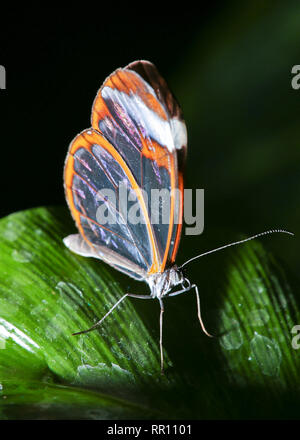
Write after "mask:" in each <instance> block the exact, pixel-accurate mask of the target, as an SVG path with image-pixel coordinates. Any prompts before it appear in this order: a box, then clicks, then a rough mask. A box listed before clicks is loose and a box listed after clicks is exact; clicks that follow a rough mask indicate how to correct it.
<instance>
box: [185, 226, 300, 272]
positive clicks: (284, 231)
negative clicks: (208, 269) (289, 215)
mask: <svg viewBox="0 0 300 440" xmlns="http://www.w3.org/2000/svg"><path fill="white" fill-rule="evenodd" d="M277 232H281V233H283V234H289V235H294V234H293V232H289V231H286V230H285V229H270V230H269V231H265V232H261V233H260V234H256V235H252V236H251V237H248V238H245V239H244V240H239V241H235V242H234V243H229V244H226V245H225V246H220V247H218V248H216V249H212V250H211V251H208V252H204V253H203V254H200V255H196V256H195V257H193V258H190V259H189V260H187V261H186V262H185V263H183V264H182V265H181V266H180V269H182V268H183V267H184V266H186V265H187V264H189V263H191V262H192V261H194V260H197V259H198V258H200V257H204V256H205V255H208V254H212V253H213V252H218V251H221V250H222V249H225V248H227V247H229V246H235V245H237V244H242V243H245V242H246V241H250V240H253V239H254V238H258V237H262V236H263V235H267V234H275V233H277Z"/></svg>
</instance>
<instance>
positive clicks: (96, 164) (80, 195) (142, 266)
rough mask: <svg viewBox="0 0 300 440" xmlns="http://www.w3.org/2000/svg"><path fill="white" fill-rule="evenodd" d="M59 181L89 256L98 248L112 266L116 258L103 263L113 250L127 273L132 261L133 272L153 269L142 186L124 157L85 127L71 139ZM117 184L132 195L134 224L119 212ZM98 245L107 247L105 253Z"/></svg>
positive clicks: (155, 259) (154, 255) (154, 259)
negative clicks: (136, 213) (135, 213)
mask: <svg viewBox="0 0 300 440" xmlns="http://www.w3.org/2000/svg"><path fill="white" fill-rule="evenodd" d="M64 180H65V192H66V198H67V201H68V204H69V207H70V210H71V213H72V215H73V217H74V219H75V222H76V225H77V227H78V230H79V232H80V234H81V236H82V238H83V239H84V240H85V242H86V243H87V244H88V245H89V247H90V249H92V251H91V252H92V253H93V255H95V254H97V253H98V251H99V249H101V254H98V258H101V259H104V260H105V261H107V262H110V264H112V265H116V262H115V260H113V261H108V259H109V256H114V258H115V254H118V255H119V257H120V264H119V265H120V266H122V265H123V266H122V267H123V268H124V269H126V270H128V271H131V270H132V264H134V265H135V266H138V267H139V271H137V273H148V272H149V271H150V270H153V271H157V269H158V266H159V262H158V257H157V253H156V249H155V246H154V239H153V234H152V231H151V225H150V224H149V219H148V218H147V209H146V207H145V204H144V200H143V198H142V194H141V190H140V188H139V187H138V186H137V184H136V182H135V180H134V178H133V176H132V174H131V172H130V170H129V169H128V167H127V165H126V163H125V162H124V160H123V159H122V158H121V157H120V155H119V154H118V153H117V152H116V151H115V149H114V148H113V147H112V145H111V144H110V143H109V142H108V141H107V140H106V139H105V138H104V137H103V136H102V135H101V134H100V133H98V132H96V131H94V130H86V131H84V132H82V133H81V134H80V135H78V136H77V137H76V138H75V139H74V140H73V142H72V144H71V145H70V148H69V152H68V156H67V159H66V163H65V173H64ZM120 182H121V183H122V185H123V188H124V189H125V190H126V191H129V192H133V193H134V194H135V195H136V201H135V204H136V205H137V206H138V208H139V211H140V212H139V218H140V222H139V223H137V224H131V223H130V222H128V221H127V219H126V216H125V214H126V210H125V213H124V212H123V211H122V209H120V205H119V199H118V190H119V183H120ZM108 191H109V192H110V193H109V195H108ZM113 196H115V197H113ZM81 246H82V243H81ZM103 247H105V248H106V249H107V250H106V252H105V253H104V251H103ZM75 249H76V251H77V250H78V249H79V247H78V243H76V246H75V245H74V246H73V250H75ZM84 249H85V250H86V248H84ZM78 253H80V252H78Z"/></svg>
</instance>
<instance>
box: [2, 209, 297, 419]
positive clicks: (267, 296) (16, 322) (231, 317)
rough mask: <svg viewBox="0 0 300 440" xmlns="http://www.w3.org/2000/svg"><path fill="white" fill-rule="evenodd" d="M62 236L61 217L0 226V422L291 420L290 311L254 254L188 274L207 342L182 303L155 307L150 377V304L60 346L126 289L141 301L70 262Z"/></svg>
mask: <svg viewBox="0 0 300 440" xmlns="http://www.w3.org/2000/svg"><path fill="white" fill-rule="evenodd" d="M73 228H74V225H73V223H72V221H71V219H70V216H69V214H68V212H67V210H66V209H63V208H37V209H33V210H29V211H24V212H19V213H16V214H12V215H10V216H8V217H6V218H4V219H2V220H1V221H0V249H1V252H0V384H1V385H0V408H1V415H0V417H1V418H102V419H103V418H107V419H109V418H173V419H176V418H238V417H243V418H247V417H250V418H251V417H254V416H257V415H258V416H262V417H264V416H266V415H268V416H269V417H273V416H274V417H276V416H277V417H278V415H279V416H280V417H289V416H290V414H294V413H295V410H294V409H293V408H294V403H295V401H297V396H295V391H296V392H298V390H296V389H295V384H296V383H297V371H299V355H298V353H297V351H296V350H294V349H293V348H292V345H291V341H292V336H293V335H292V333H291V329H292V327H293V326H294V325H295V324H297V323H299V322H300V314H299V307H298V305H297V303H296V301H295V297H294V296H293V294H292V292H291V288H290V287H289V285H288V283H287V281H286V278H285V275H284V273H283V271H282V269H281V268H280V267H279V266H278V264H277V263H276V262H275V261H274V259H273V258H272V256H270V255H269V254H268V253H267V252H266V251H265V250H264V248H263V247H262V245H261V244H260V243H258V242H251V243H248V244H247V245H245V246H241V247H239V248H236V249H234V250H232V251H231V253H230V254H228V253H227V252H224V253H222V254H221V253H220V254H219V255H218V256H210V257H208V258H207V259H205V260H203V261H201V265H200V267H201V273H200V272H199V269H198V266H197V264H193V265H191V267H190V274H189V275H190V276H191V279H192V281H193V282H197V283H198V285H199V287H200V294H201V300H202V301H201V303H202V313H203V317H204V319H205V322H206V326H207V327H208V329H209V330H210V331H212V332H214V333H215V334H216V335H217V337H216V338H213V339H211V338H207V337H206V336H205V335H204V334H203V333H202V332H201V329H200V325H199V322H198V320H197V316H196V307H195V303H196V302H195V298H194V296H193V294H192V293H191V294H188V295H182V296H179V297H176V298H173V299H172V300H171V299H170V300H166V301H165V305H166V312H167V313H165V323H164V346H165V356H166V366H167V368H166V374H165V376H161V374H160V356H159V347H158V336H159V326H158V315H159V314H158V311H159V307H158V304H156V303H155V302H154V301H139V300H136V301H134V300H128V301H125V302H124V303H123V304H121V305H120V307H119V308H118V309H117V310H115V311H114V312H113V313H112V314H111V315H110V316H109V317H108V318H107V319H106V321H105V323H104V324H103V326H102V327H101V328H99V330H97V331H94V332H91V333H89V334H86V335H81V336H79V337H75V336H72V335H71V333H72V332H74V331H77V330H83V329H86V328H88V327H90V326H91V324H93V323H94V322H96V321H97V320H98V319H99V318H101V317H102V316H103V315H104V314H105V313H106V312H107V311H108V310H109V309H110V307H111V306H112V305H113V304H114V303H115V302H116V301H117V300H118V299H119V298H120V297H121V296H122V295H123V294H124V292H125V291H127V289H129V288H130V289H131V291H132V292H141V293H142V292H145V293H146V292H147V290H146V289H147V286H146V285H145V284H142V283H136V282H133V281H132V280H131V279H129V278H128V277H125V276H123V275H122V274H120V273H119V272H118V271H116V270H114V269H111V268H110V267H109V266H107V265H105V264H104V263H102V262H101V261H96V260H94V259H89V258H84V257H80V256H77V255H74V254H73V253H71V252H70V251H69V250H68V249H67V248H66V247H65V246H64V245H63V242H62V239H63V237H65V236H66V235H68V234H70V233H72V230H73ZM216 266H217V267H218V277H216V276H215V272H216ZM266 396H267V397H268V398H269V396H272V406H271V407H268V406H266V399H267V397H266ZM241 402H242V403H241ZM245 402H247V404H246V403H245ZM293 411H294V412H293Z"/></svg>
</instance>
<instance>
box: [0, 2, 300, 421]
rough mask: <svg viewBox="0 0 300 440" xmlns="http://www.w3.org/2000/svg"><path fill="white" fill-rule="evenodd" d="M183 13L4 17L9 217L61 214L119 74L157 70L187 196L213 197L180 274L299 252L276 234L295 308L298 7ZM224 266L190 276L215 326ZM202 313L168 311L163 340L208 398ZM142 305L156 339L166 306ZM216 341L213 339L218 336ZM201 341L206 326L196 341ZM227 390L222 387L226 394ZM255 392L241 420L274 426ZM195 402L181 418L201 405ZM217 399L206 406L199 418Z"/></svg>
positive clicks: (186, 302)
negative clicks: (182, 158)
mask: <svg viewBox="0 0 300 440" xmlns="http://www.w3.org/2000/svg"><path fill="white" fill-rule="evenodd" d="M151 7H152V9H153V11H151V13H148V12H149V11H148V10H149V9H151ZM174 8H175V9H177V10H178V13H177V14H176V15H175V14H173V13H171V12H169V13H168V14H163V13H162V11H161V9H158V6H156V5H150V4H149V3H148V4H141V5H140V9H139V10H138V9H136V10H135V12H134V13H133V11H132V10H130V11H128V10H127V11H125V10H124V11H123V10H120V9H118V5H117V4H115V3H114V4H109V5H107V6H106V7H104V6H103V5H102V4H100V5H99V7H98V8H97V9H95V7H94V5H92V4H88V5H87V6H86V7H84V6H83V5H80V9H78V10H76V9H75V7H74V6H72V8H65V9H64V8H59V9H48V8H45V7H43V8H41V9H36V8H31V9H30V7H28V6H26V8H24V9H23V10H21V9H20V6H15V10H14V11H12V10H11V11H10V12H4V11H3V14H2V16H1V29H0V31H1V35H0V37H1V38H0V42H1V44H0V64H2V65H4V66H5V67H6V71H7V89H6V90H0V110H1V119H0V146H1V155H0V165H1V166H0V170H1V172H0V188H1V199H0V201H1V203H0V216H1V217H2V216H6V215H8V214H10V213H12V212H15V211H19V210H23V209H30V208H32V207H36V206H49V205H64V206H65V199H64V193H63V181H62V175H63V165H64V159H65V156H66V153H67V149H68V145H69V143H70V142H71V141H72V139H73V138H74V136H75V135H76V134H77V133H78V132H80V131H82V130H83V129H85V128H87V127H89V125H90V111H91V106H92V103H93V100H94V97H95V95H96V92H97V90H98V88H99V87H100V86H101V84H102V82H103V81H104V79H105V78H106V76H107V75H109V74H110V73H111V72H112V71H113V70H115V69H116V68H118V67H122V66H125V65H126V64H128V63H129V62H131V61H133V60H136V59H148V60H150V61H152V62H154V63H155V64H156V66H157V67H158V69H159V70H160V72H161V73H162V74H163V76H164V77H165V78H166V80H167V82H168V84H169V85H170V87H171V89H172V90H173V91H174V93H175V95H176V96H177V98H178V101H179V102H180V104H181V106H182V108H183V111H184V115H185V119H186V122H187V127H188V135H189V144H188V148H189V149H188V163H187V172H186V187H187V188H204V190H205V231H204V234H202V235H200V236H198V237H191V236H185V235H184V234H183V237H182V242H181V247H180V251H179V254H178V262H179V263H181V262H183V261H184V260H186V259H188V258H190V257H191V256H193V255H195V254H197V253H199V252H204V251H205V250H208V249H212V248H214V247H217V246H220V245H223V244H225V243H228V242H230V241H232V240H237V239H239V238H241V236H249V235H252V234H255V233H258V232H261V231H264V230H266V229H271V228H285V229H289V230H292V231H293V232H295V238H294V239H291V238H290V237H288V236H284V235H282V236H279V235H277V236H275V235H274V236H273V237H265V238H264V239H262V242H263V244H264V247H265V249H266V250H267V251H270V253H271V254H272V255H274V256H275V258H276V260H280V263H281V264H280V267H282V268H283V269H284V271H283V273H285V274H286V275H287V277H286V279H287V282H288V283H287V284H291V285H292V292H293V294H294V295H295V297H297V304H299V237H300V221H299V220H300V204H299V195H300V116H299V115H300V89H299V90H293V89H292V87H291V79H292V74H291V70H292V67H293V66H294V65H297V64H300V44H299V43H300V3H299V1H298V0H297V1H296V0H295V1H289V2H276V1H275V2H274V1H263V0H261V1H252V0H251V1H250V0H248V1H244V2H236V1H227V2H219V3H216V2H215V3H214V2H210V3H209V4H206V5H204V4H201V6H198V9H197V10H196V9H195V10H189V11H186V9H187V8H186V6H185V5H184V4H181V5H177V4H175V3H174V4H173V6H172V8H170V9H172V10H174ZM132 9H133V8H132ZM66 215H68V214H66ZM68 222H70V217H68V219H66V225H68V224H70V223H68ZM70 232H72V231H71V230H70ZM233 255H238V254H234V251H233ZM227 256H228V254H227V255H226V253H222V254H221V253H219V254H214V255H213V256H210V257H208V258H207V259H205V260H202V261H201V262H200V261H199V262H198V263H199V264H196V263H195V264H194V265H191V267H190V272H191V280H192V281H193V282H196V283H197V284H198V286H199V288H200V292H201V300H202V299H203V302H202V304H204V315H205V317H207V315H209V313H207V310H208V307H207V304H208V303H209V300H210V299H211V298H214V295H215V292H216V291H217V288H218V281H219V278H220V279H221V282H220V285H222V284H223V283H224V276H223V275H220V273H221V272H222V271H223V270H226V264H227ZM91 264H93V263H91ZM95 265H96V263H95ZM111 273H112V274H113V276H114V277H115V278H116V279H117V280H118V281H119V280H121V282H123V283H124V286H123V287H124V289H125V288H126V289H127V288H128V289H129V288H130V289H132V290H130V291H132V292H140V290H138V289H139V288H140V286H135V284H134V282H133V281H132V280H131V279H130V278H128V277H125V276H122V275H120V274H118V273H116V271H114V270H113V269H111ZM222 277H223V278H222ZM136 284H138V283H136ZM215 286H217V288H215ZM143 287H144V289H143V292H145V291H146V285H145V286H143ZM219 290H220V289H219ZM246 294H247V292H246ZM208 296H209V298H208ZM220 297H221V296H220V294H219V298H220ZM215 298H216V299H218V296H217V295H216V296H215ZM194 302H195V301H194V298H192V297H191V296H189V297H187V296H186V297H184V296H182V297H179V298H178V300H177V302H175V301H174V302H173V304H174V306H173V305H172V304H171V302H170V305H168V308H169V307H170V312H169V310H168V313H169V315H168V318H167V319H166V331H165V334H166V335H171V336H172V335H173V338H172V337H171V336H166V337H168V340H167V344H166V345H167V346H168V348H170V352H171V354H172V355H173V358H175V359H176V362H174V365H176V371H179V372H180V373H182V372H183V371H185V369H186V365H187V364H191V362H190V361H189V356H191V353H192V351H193V350H196V349H194V348H193V347H194V346H195V347H198V352H197V356H195V359H197V362H195V364H193V365H189V370H190V371H193V372H196V373H197V374H195V375H196V377H197V378H198V377H201V380H202V382H201V381H199V384H204V385H205V377H206V376H205V374H207V373H206V372H208V373H209V372H210V369H209V365H210V359H212V358H211V357H210V356H208V357H206V358H205V353H206V354H207V353H210V350H212V349H211V348H209V350H207V351H205V350H204V352H202V351H201V350H200V349H199V347H200V348H202V346H201V344H200V345H197V344H196V345H194V341H193V344H192V343H191V342H190V341H189V339H188V338H189V335H190V336H191V334H192V333H191V332H189V324H190V323H189V321H190V319H192V318H190V317H192V316H194V314H195V312H194ZM137 303H138V301H137ZM140 303H142V304H141V305H139V304H137V305H136V306H135V307H136V308H137V309H138V310H139V311H141V312H142V311H143V310H144V309H143V308H145V309H146V307H147V316H148V320H149V321H147V322H150V323H151V325H152V324H153V326H155V325H156V324H154V323H153V319H156V317H157V313H158V305H157V304H153V305H152V302H151V304H144V302H143V301H141V302H140ZM172 307H173V310H172ZM176 307H177V309H176ZM174 311H175V312H178V314H177V315H175V314H174V313H173V314H172V312H174ZM179 315H180V316H181V318H182V320H183V321H184V320H186V322H187V325H186V327H185V328H184V327H182V325H178V326H177V322H179V323H180V324H182V322H180V320H179V319H178V321H176V319H175V316H179ZM145 316H146V315H145ZM153 317H154V318H153ZM168 320H169V321H168ZM145 321H146V320H145ZM191 322H192V321H191ZM297 323H298V322H297ZM197 326H198V323H197ZM153 328H156V327H153ZM208 328H209V330H210V331H212V332H213V331H214V328H215V327H214V326H213V325H212V326H208ZM172 332H173V333H172ZM199 333H200V331H199V329H198V327H197V329H196V330H195V333H193V334H194V335H197V336H194V338H197V341H198V335H199ZM174 335H175V337H174ZM199 339H200V338H199ZM171 341H172V343H173V345H172V344H171ZM208 343H210V340H209V342H207V344H208ZM210 347H211V345H210ZM185 348H186V350H185ZM174 353H176V356H174ZM184 355H186V357H184ZM171 358H172V356H171ZM212 371H213V369H212ZM202 375H203V377H202ZM220 379H221V380H222V377H221V376H218V377H216V384H217V386H216V387H215V388H216V389H215V392H216V393H218V392H219V390H221V386H219V381H220ZM221 385H222V384H221ZM293 387H294V384H292V389H294V388H293ZM208 389H209V387H208ZM295 389H296V388H295ZM201 391H202V390H201ZM248 391H249V390H248ZM252 391H253V390H252ZM252 391H251V390H250V391H249V392H248V394H247V393H244V388H242V389H241V390H239V391H238V392H236V394H234V390H232V389H231V388H230V395H232V394H233V401H234V402H235V407H238V406H239V407H240V408H241V412H240V414H243V415H245V414H247V417H248V416H249V415H248V412H249V411H248V406H249V407H250V417H251V415H253V417H257V416H258V417H266V416H272V417H274V414H273V407H272V397H269V394H268V388H267V387H266V388H263V389H262V390H261V391H260V392H259V393H258V394H256V393H255V392H252ZM199 396H200V397H201V402H202V395H201V393H199ZM222 396H223V395H222V394H220V400H219V404H220V406H222V405H223V397H222ZM247 396H248V399H249V398H250V403H251V404H250V405H248V402H249V401H248V400H247ZM262 397H263V399H262V401H263V402H262V404H261V406H260V400H261V398H262ZM176 398H177V396H176ZM185 398H186V400H183V402H182V405H184V404H185V402H188V400H190V399H192V394H191V396H190V395H188V396H185ZM209 398H210V396H208V395H206V394H204V399H203V406H205V405H206V402H207V401H208V400H209ZM285 399H286V400H283V401H282V402H283V403H282V407H280V411H279V410H278V412H277V413H276V412H275V417H276V416H277V417H281V416H282V414H281V408H284V414H285V416H287V415H289V414H290V412H291V414H292V416H294V417H296V416H298V414H297V413H296V412H297V411H298V408H299V405H298V402H299V400H297V406H296V405H294V401H293V400H289V392H288V393H287V395H286V396H285ZM297 399H298V396H297ZM179 400H180V399H179ZM174 401H175V402H176V399H175V398H174ZM267 401H268V402H267ZM176 403H177V402H176ZM266 403H267V404H266ZM264 404H266V411H264V412H261V411H260V408H261V407H262V406H263V405H264ZM211 405H212V406H213V404H211ZM257 408H258V409H257ZM278 408H279V406H278Z"/></svg>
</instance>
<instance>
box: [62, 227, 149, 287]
mask: <svg viewBox="0 0 300 440" xmlns="http://www.w3.org/2000/svg"><path fill="white" fill-rule="evenodd" d="M63 241H64V244H65V245H66V246H67V248H69V249H70V250H71V251H72V252H75V254H78V255H82V256H83V257H93V258H98V259H100V260H103V261H105V262H106V263H108V264H110V265H111V266H113V267H115V268H116V269H118V270H120V271H121V272H124V273H126V274H127V275H129V276H131V277H132V278H135V279H136V280H139V281H141V280H143V279H145V276H146V272H145V271H144V270H142V269H141V267H140V266H138V265H137V264H134V263H133V262H132V261H130V260H128V259H126V258H124V257H122V256H121V255H120V253H118V252H114V251H112V250H111V249H109V248H108V247H107V246H99V245H95V244H93V246H90V245H89V244H88V242H87V241H86V240H84V239H83V238H82V236H81V235H80V234H72V235H68V236H67V237H65V238H64V240H63Z"/></svg>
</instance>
